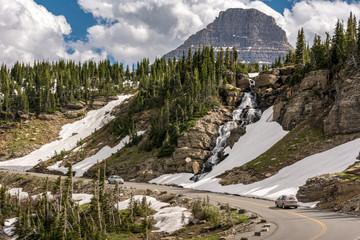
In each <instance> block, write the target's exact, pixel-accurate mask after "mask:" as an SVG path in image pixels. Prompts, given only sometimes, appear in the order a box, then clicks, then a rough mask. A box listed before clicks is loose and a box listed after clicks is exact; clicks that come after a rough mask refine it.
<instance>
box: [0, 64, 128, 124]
mask: <svg viewBox="0 0 360 240" xmlns="http://www.w3.org/2000/svg"><path fill="white" fill-rule="evenodd" d="M130 75H131V74H130V71H129V67H127V70H126V71H125V70H124V66H123V64H121V63H120V64H119V63H115V64H111V63H110V61H108V60H104V61H100V62H99V63H96V62H93V61H89V62H85V63H83V64H81V63H75V62H73V61H68V62H65V61H63V60H61V61H58V62H52V63H49V62H34V64H33V65H32V66H30V65H28V64H27V65H25V64H23V63H19V62H18V63H15V64H14V66H12V67H11V68H7V66H6V65H2V66H1V69H0V119H2V120H8V119H9V118H12V119H13V118H15V117H16V115H17V114H18V113H19V112H22V113H29V112H32V113H40V112H47V113H53V112H55V111H57V110H58V109H59V108H61V107H63V106H65V105H66V104H67V103H68V102H77V101H88V100H91V99H92V98H93V97H95V96H99V95H101V96H110V95H116V94H118V93H120V92H122V91H124V84H123V83H124V82H126V80H130V77H131V76H130Z"/></svg>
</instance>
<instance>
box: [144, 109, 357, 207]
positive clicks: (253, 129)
mask: <svg viewBox="0 0 360 240" xmlns="http://www.w3.org/2000/svg"><path fill="white" fill-rule="evenodd" d="M272 112H273V111H272V108H270V109H268V110H266V111H265V112H264V114H263V116H262V118H261V119H260V121H258V122H256V123H254V124H251V125H248V126H247V127H246V134H245V135H244V136H242V137H241V138H240V139H239V141H238V142H237V143H235V145H234V147H233V149H229V148H227V149H225V151H226V153H229V156H228V157H227V158H226V159H225V160H224V161H223V162H221V163H220V164H219V165H217V166H216V167H214V169H213V171H211V172H210V173H209V174H208V175H207V176H206V177H205V178H203V179H202V180H200V181H198V182H195V183H194V182H191V181H190V180H189V178H190V177H191V176H193V175H192V174H189V173H183V174H173V175H171V174H165V175H162V176H160V177H158V178H156V179H153V180H151V181H150V182H151V183H157V184H175V185H179V186H182V187H184V188H193V189H198V190H206V191H211V192H222V193H230V194H239V195H242V196H248V197H259V198H265V199H270V200H274V199H275V198H277V197H278V196H279V195H281V194H296V193H297V191H298V187H299V186H301V185H303V184H305V182H306V180H307V179H308V178H311V177H314V176H317V175H321V174H326V173H336V172H341V171H343V170H345V169H346V168H347V167H348V166H350V165H351V164H353V163H354V162H355V161H356V157H357V156H358V154H359V146H360V139H356V140H354V141H351V142H348V143H345V144H343V145H340V146H338V147H335V148H333V149H330V150H328V151H325V152H322V153H318V154H314V155H312V156H309V157H307V158H304V159H303V160H301V161H298V162H297V163H295V164H293V165H290V166H287V167H285V168H283V169H281V170H280V171H279V172H278V174H276V175H274V176H272V177H269V178H267V179H264V180H262V181H259V182H256V183H252V184H249V185H243V184H236V185H228V186H221V185H220V184H219V181H220V179H219V178H216V176H217V175H219V174H220V173H223V172H225V171H226V170H229V169H232V168H233V167H237V166H241V165H243V164H245V163H247V162H249V161H251V160H253V159H254V158H256V157H257V156H259V155H260V154H262V153H263V152H265V151H266V150H267V149H269V148H270V147H271V146H273V145H274V144H275V143H276V142H278V141H279V140H280V139H281V138H283V137H284V136H285V135H286V133H287V132H285V131H283V130H282V128H281V126H280V125H279V124H278V123H276V122H273V121H272V120H273V119H272Z"/></svg>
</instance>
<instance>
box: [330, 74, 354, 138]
mask: <svg viewBox="0 0 360 240" xmlns="http://www.w3.org/2000/svg"><path fill="white" fill-rule="evenodd" d="M323 123H324V132H325V133H326V134H328V135H333V134H349V133H359V132H360V74H358V75H356V76H354V77H352V78H349V79H346V80H345V81H344V82H343V83H342V85H341V88H340V90H339V91H338V92H337V94H336V97H335V102H334V104H333V106H332V107H331V110H330V112H329V114H328V116H327V117H326V118H325V119H324V122H323Z"/></svg>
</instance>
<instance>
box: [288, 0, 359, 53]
mask: <svg viewBox="0 0 360 240" xmlns="http://www.w3.org/2000/svg"><path fill="white" fill-rule="evenodd" d="M350 12H352V13H353V14H355V16H357V18H358V19H359V18H360V3H359V2H353V3H347V2H345V1H339V0H337V1H324V0H312V1H301V2H297V3H295V5H294V6H293V7H292V9H291V10H289V9H285V11H284V22H285V23H286V24H285V25H284V26H282V27H283V28H284V30H285V31H286V33H287V37H288V39H289V42H290V43H291V44H292V45H293V46H295V43H296V37H297V31H298V30H299V29H300V28H304V32H305V36H306V40H307V42H309V43H310V45H311V44H312V41H313V39H314V35H315V34H317V35H320V36H321V37H322V39H323V40H324V39H325V36H326V34H325V33H326V32H329V33H330V35H333V34H334V29H335V25H336V22H337V19H340V20H344V23H345V24H346V21H347V19H348V17H349V15H350Z"/></svg>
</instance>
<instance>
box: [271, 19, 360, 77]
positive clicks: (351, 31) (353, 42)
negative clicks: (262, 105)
mask: <svg viewBox="0 0 360 240" xmlns="http://www.w3.org/2000/svg"><path fill="white" fill-rule="evenodd" d="M293 64H295V65H296V72H295V74H294V76H293V78H292V83H296V82H299V81H300V80H301V79H302V78H303V77H304V74H305V73H306V72H309V71H313V70H320V69H328V70H330V74H331V76H336V75H337V74H338V73H339V72H340V71H341V70H345V71H346V72H347V73H349V74H351V73H354V72H358V71H359V70H360V22H359V23H357V20H356V17H355V15H353V14H352V13H350V16H349V18H348V20H347V24H346V27H345V26H344V22H343V21H340V20H339V19H338V21H337V23H336V26H335V29H334V34H333V36H331V35H330V33H328V32H327V33H326V38H325V39H324V40H322V39H321V37H320V36H319V35H315V36H314V39H313V45H312V46H311V47H310V46H309V44H306V41H305V34H304V29H302V28H301V29H300V30H299V31H298V35H297V41H296V49H295V51H294V52H293V51H290V52H289V53H288V54H287V55H286V56H284V57H283V58H282V57H281V56H279V58H278V59H276V60H275V62H274V63H273V64H272V67H282V66H286V65H293Z"/></svg>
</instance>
